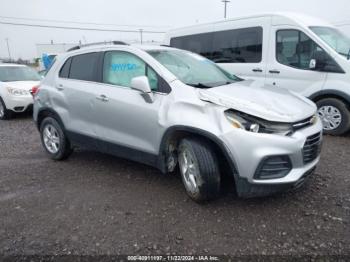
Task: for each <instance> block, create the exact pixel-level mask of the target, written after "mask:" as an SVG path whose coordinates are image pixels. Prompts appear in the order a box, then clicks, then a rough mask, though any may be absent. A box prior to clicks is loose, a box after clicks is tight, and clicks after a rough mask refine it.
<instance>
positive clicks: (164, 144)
mask: <svg viewBox="0 0 350 262" xmlns="http://www.w3.org/2000/svg"><path fill="white" fill-rule="evenodd" d="M185 137H196V138H200V139H204V140H205V141H207V142H209V143H210V144H211V145H212V146H213V148H214V150H215V153H216V154H218V156H219V157H218V160H219V161H223V162H224V163H222V164H224V165H227V167H228V169H229V171H230V173H231V175H232V174H233V175H234V178H235V180H236V177H237V176H238V169H237V165H236V163H235V160H234V158H233V156H232V154H231V152H230V151H229V149H228V148H227V147H226V146H225V144H224V143H223V142H222V141H221V140H220V139H218V138H217V137H216V136H215V135H214V134H212V133H210V132H208V131H205V130H202V129H199V128H195V127H188V126H173V127H170V128H168V129H167V130H166V132H165V133H164V135H163V137H162V141H161V144H160V148H159V162H158V167H159V169H160V170H161V171H162V172H163V173H167V172H168V168H167V157H168V154H169V146H171V145H174V144H175V145H176V147H177V146H178V144H179V142H180V140H181V139H183V138H185Z"/></svg>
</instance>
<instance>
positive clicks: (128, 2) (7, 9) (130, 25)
mask: <svg viewBox="0 0 350 262" xmlns="http://www.w3.org/2000/svg"><path fill="white" fill-rule="evenodd" d="M223 10H224V8H223V3H222V2H221V0H172V1H166V0H124V1H122V0H84V1H83V0H74V1H72V0H0V22H10V23H22V24H23V23H27V24H39V25H55V26H57V25H58V26H68V27H89V28H104V29H105V28H108V29H124V30H125V29H134V30H138V29H140V28H143V29H144V30H152V31H166V30H168V29H169V28H176V27H179V26H187V25H192V24H195V23H203V22H210V21H215V20H222V19H223V13H224V11H223ZM275 11H293V12H301V13H305V14H310V15H313V16H317V17H321V18H324V19H327V20H329V21H330V22H333V23H336V22H344V21H345V22H347V23H349V24H350V17H349V14H350V4H349V0H332V1H331V0H293V1H287V0H242V1H238V0H231V3H230V4H229V5H228V10H227V14H228V18H234V17H236V16H242V15H247V14H252V13H254V14H256V13H259V12H275ZM4 17H17V18H26V19H25V20H18V19H13V18H11V19H10V18H4ZM28 18H29V19H39V20H28ZM47 20H56V21H55V22H50V21H47ZM59 21H72V22H77V23H61V22H59ZM87 23H91V24H87ZM98 24H113V25H98ZM343 28H344V29H345V30H346V31H347V32H349V34H350V26H344V27H343ZM6 38H8V39H9V45H10V52H11V55H12V57H15V58H18V57H21V58H25V59H28V58H33V57H35V56H37V51H36V46H35V44H37V43H49V42H50V41H51V40H53V42H54V43H72V42H73V43H78V42H79V40H81V41H82V42H83V43H84V42H94V41H103V40H112V39H113V40H124V41H130V40H134V41H138V40H139V33H117V32H95V31H83V30H66V29H52V28H50V29H49V28H36V27H25V26H15V25H4V24H0V57H7V56H8V51H7V46H6V41H5V39H6ZM162 38H163V35H162V34H146V33H145V34H144V39H145V40H156V41H160V40H162Z"/></svg>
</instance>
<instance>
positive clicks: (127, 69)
mask: <svg viewBox="0 0 350 262" xmlns="http://www.w3.org/2000/svg"><path fill="white" fill-rule="evenodd" d="M137 76H147V77H148V79H149V82H150V85H151V88H152V89H153V90H154V91H157V87H158V75H157V74H156V72H155V71H154V70H153V69H152V68H150V67H149V66H148V65H147V64H146V63H145V62H144V61H143V60H141V59H140V58H139V57H138V56H136V55H134V54H131V53H129V52H124V51H109V52H106V53H105V57H104V63H103V77H102V78H103V79H102V82H103V83H101V84H99V85H98V87H97V88H96V89H95V96H96V104H95V107H94V112H95V127H94V128H95V132H96V135H97V137H98V138H99V139H100V140H102V141H105V142H107V143H104V146H105V147H106V146H107V147H108V146H110V147H117V149H118V150H123V149H127V150H128V152H130V150H129V149H135V150H136V151H142V152H144V153H148V154H152V155H157V154H158V146H157V145H158V144H159V143H158V140H157V138H158V137H159V136H160V133H161V127H160V124H159V111H160V107H161V105H162V101H163V99H164V98H165V97H166V96H165V95H163V94H157V93H155V94H154V101H153V103H150V102H147V101H146V100H145V99H144V98H143V97H142V95H141V93H140V92H139V91H137V90H134V89H132V88H131V80H132V79H133V78H134V77H137ZM108 143H110V145H108ZM118 147H119V148H118ZM109 149H111V148H104V151H107V152H108V151H110V150H109ZM129 154H130V153H129ZM135 154H137V153H135ZM133 156H134V157H137V155H133ZM133 156H128V157H129V158H133ZM138 160H140V159H138ZM140 161H142V160H140Z"/></svg>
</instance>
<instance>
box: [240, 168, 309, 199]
mask: <svg viewBox="0 0 350 262" xmlns="http://www.w3.org/2000/svg"><path fill="white" fill-rule="evenodd" d="M315 169H316V167H313V168H311V169H310V170H308V171H307V172H305V173H304V174H303V175H302V176H301V177H300V178H299V179H298V180H297V181H296V182H294V183H287V184H263V185H262V184H252V183H249V182H248V180H247V179H244V178H239V179H238V181H236V183H237V187H236V188H237V194H238V196H239V197H242V198H253V197H265V196H270V195H274V194H278V193H282V192H286V191H290V190H294V189H298V188H301V187H302V186H303V185H304V184H305V182H306V181H307V180H308V179H309V178H310V177H311V176H312V175H313V174H314V172H315Z"/></svg>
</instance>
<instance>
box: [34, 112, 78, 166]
mask: <svg viewBox="0 0 350 262" xmlns="http://www.w3.org/2000/svg"><path fill="white" fill-rule="evenodd" d="M40 137H41V142H42V144H43V146H44V148H45V150H46V152H47V153H48V155H49V156H50V158H51V159H53V160H63V159H66V158H67V157H68V156H69V155H70V154H71V153H72V148H71V145H70V142H69V140H68V138H67V137H66V135H65V133H64V131H63V128H62V127H61V125H60V124H59V123H58V122H57V121H56V119H54V118H52V117H47V118H45V119H44V120H43V122H42V123H41V125H40Z"/></svg>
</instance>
